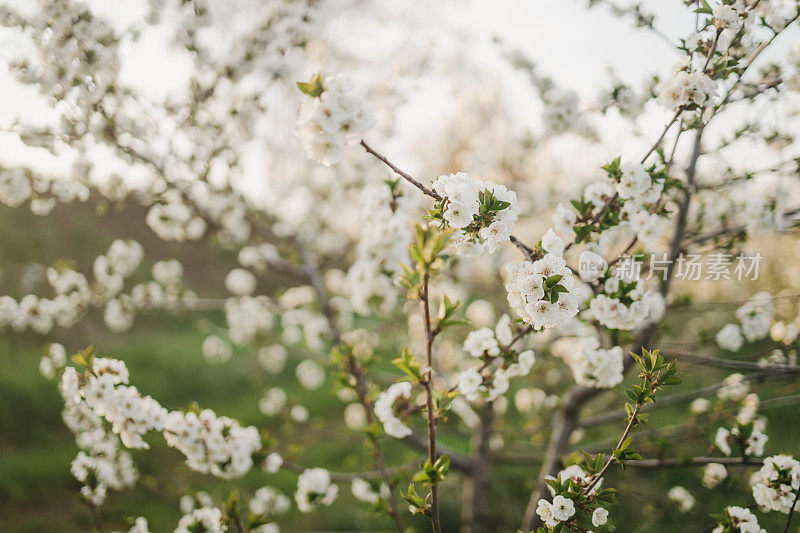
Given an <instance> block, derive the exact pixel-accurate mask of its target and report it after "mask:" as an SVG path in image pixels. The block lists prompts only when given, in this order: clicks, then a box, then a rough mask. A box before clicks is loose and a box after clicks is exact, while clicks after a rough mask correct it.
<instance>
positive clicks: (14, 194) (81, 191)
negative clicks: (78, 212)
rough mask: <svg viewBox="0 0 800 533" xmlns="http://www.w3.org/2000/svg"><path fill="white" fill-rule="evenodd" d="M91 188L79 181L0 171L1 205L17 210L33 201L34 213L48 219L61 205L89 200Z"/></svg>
mask: <svg viewBox="0 0 800 533" xmlns="http://www.w3.org/2000/svg"><path fill="white" fill-rule="evenodd" d="M89 193H90V191H89V188H88V187H86V185H84V184H83V183H81V182H80V181H77V180H66V179H50V178H47V177H45V176H41V175H36V176H34V175H31V174H30V173H29V172H28V171H27V170H25V169H23V168H19V167H14V168H0V203H3V204H5V205H7V206H9V207H12V208H16V207H19V206H21V205H22V204H23V203H24V202H25V201H27V200H28V199H30V209H31V213H33V214H34V215H36V216H47V215H49V214H50V212H51V211H52V210H53V208H54V207H55V206H56V204H57V203H58V202H61V203H70V202H73V201H74V200H78V201H80V202H85V201H86V200H88V199H89Z"/></svg>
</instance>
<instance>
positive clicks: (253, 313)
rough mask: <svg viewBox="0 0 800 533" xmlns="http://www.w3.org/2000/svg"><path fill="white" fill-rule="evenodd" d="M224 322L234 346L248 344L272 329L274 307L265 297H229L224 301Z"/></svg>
mask: <svg viewBox="0 0 800 533" xmlns="http://www.w3.org/2000/svg"><path fill="white" fill-rule="evenodd" d="M225 321H226V322H227V324H228V336H229V337H230V339H231V341H232V342H233V343H234V344H236V345H239V346H242V345H246V344H250V343H251V342H253V341H254V340H255V339H256V338H257V337H258V336H259V335H263V334H265V333H267V332H269V331H270V330H271V329H272V326H273V324H274V322H275V305H274V303H273V302H272V300H271V299H269V298H268V297H266V296H239V297H231V298H228V299H227V300H226V301H225Z"/></svg>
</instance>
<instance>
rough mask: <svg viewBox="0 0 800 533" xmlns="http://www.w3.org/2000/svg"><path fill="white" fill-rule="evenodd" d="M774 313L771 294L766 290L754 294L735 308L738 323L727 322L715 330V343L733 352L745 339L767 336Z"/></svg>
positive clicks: (758, 338) (753, 339) (748, 340)
mask: <svg viewBox="0 0 800 533" xmlns="http://www.w3.org/2000/svg"><path fill="white" fill-rule="evenodd" d="M774 314H775V306H774V304H773V299H772V295H771V294H770V293H768V292H759V293H758V294H755V295H754V296H752V297H751V298H750V299H749V300H747V302H745V304H744V305H742V306H741V307H739V308H738V309H737V310H736V318H737V319H738V320H739V324H727V325H726V326H725V327H723V328H722V329H721V330H719V332H717V335H716V341H717V344H718V345H719V347H720V348H722V349H723V350H729V351H732V352H735V351H738V350H739V349H740V348H741V347H742V345H743V344H744V342H745V340H746V341H747V342H755V341H757V340H761V339H763V338H765V337H767V335H769V334H770V324H771V323H772V317H773V315H774Z"/></svg>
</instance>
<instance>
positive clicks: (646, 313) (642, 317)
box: [589, 270, 665, 330]
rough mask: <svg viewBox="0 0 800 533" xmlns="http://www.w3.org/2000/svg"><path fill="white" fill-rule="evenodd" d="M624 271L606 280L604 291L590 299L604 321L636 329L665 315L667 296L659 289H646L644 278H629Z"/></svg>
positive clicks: (607, 324) (601, 320)
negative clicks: (627, 280) (623, 278)
mask: <svg viewBox="0 0 800 533" xmlns="http://www.w3.org/2000/svg"><path fill="white" fill-rule="evenodd" d="M620 274H621V273H620V271H619V270H617V273H616V274H615V275H614V276H612V277H610V278H608V279H607V280H606V281H605V283H604V284H603V293H601V294H598V295H597V296H595V297H594V298H592V300H591V302H589V309H590V310H591V312H592V315H594V318H595V319H597V321H598V322H600V324H602V325H604V326H606V327H607V328H610V329H624V330H632V329H636V328H638V327H640V326H642V325H644V324H649V323H652V322H656V321H658V320H660V319H661V317H662V316H663V315H664V310H665V304H664V298H663V297H662V296H661V294H660V293H659V292H658V291H653V290H645V289H644V282H643V281H642V280H641V279H638V280H634V281H631V282H625V281H624V280H622V279H620Z"/></svg>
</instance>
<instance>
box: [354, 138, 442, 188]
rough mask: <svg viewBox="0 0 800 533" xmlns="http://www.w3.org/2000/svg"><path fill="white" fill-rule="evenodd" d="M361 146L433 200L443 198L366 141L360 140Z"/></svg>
mask: <svg viewBox="0 0 800 533" xmlns="http://www.w3.org/2000/svg"><path fill="white" fill-rule="evenodd" d="M361 146H363V147H364V150H366V151H367V153H370V154H372V155H374V156H375V157H376V158H378V159H379V160H380V161H381V162H383V164H384V165H386V166H387V167H389V168H391V169H392V171H393V172H394V173H395V174H397V175H399V176H401V177H402V178H403V179H405V180H406V181H407V182H409V183H410V184H412V185H413V186H414V187H416V188H417V189H419V190H421V191H422V192H423V193H425V194H427V195H428V196H430V197H431V198H433V199H434V200H436V201H439V202H441V201H442V199H443V198H442V197H441V195H440V194H439V193H438V192H436V191H433V190H431V189H429V188H427V187H426V186H424V185H423V184H422V183H420V182H419V181H417V180H416V179H414V177H413V176H411V175H410V174H408V173H406V172H403V171H402V170H400V169H399V168H397V167H396V166H395V165H394V163H392V162H391V161H389V160H388V159H386V157H385V156H383V155H382V154H379V153H378V152H376V151H375V150H373V149H372V147H371V146H370V145H368V144H367V143H366V142H364V141H363V140H362V141H361Z"/></svg>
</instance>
